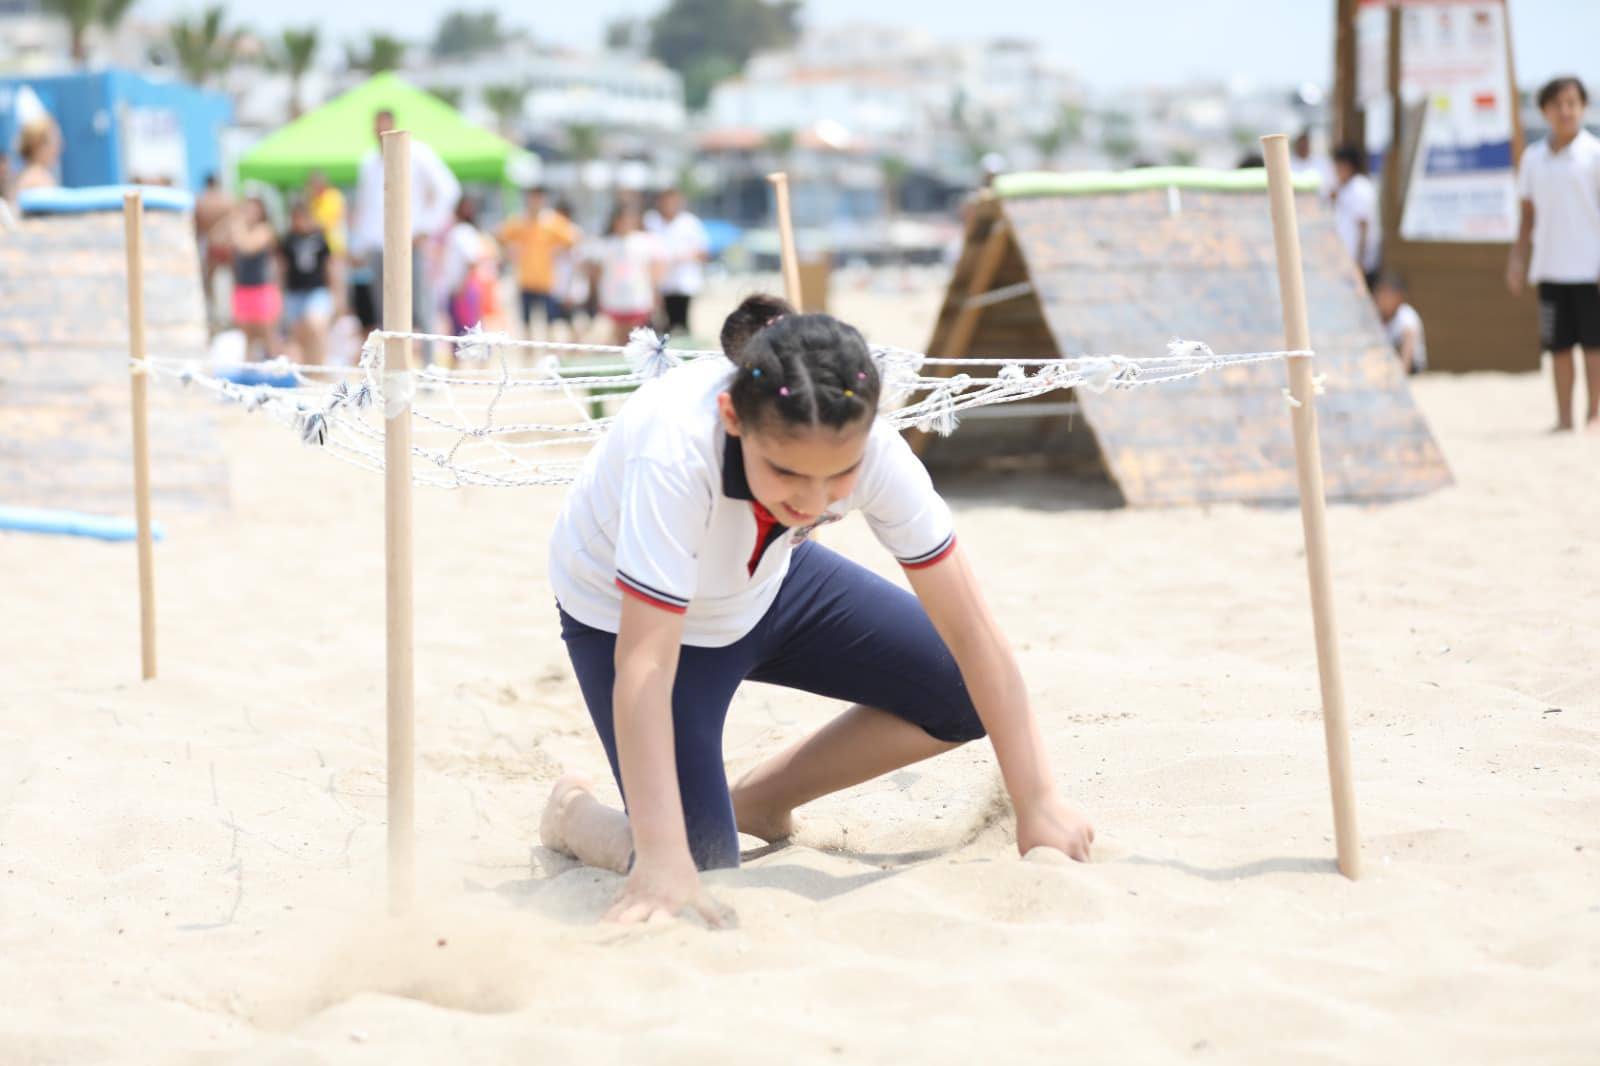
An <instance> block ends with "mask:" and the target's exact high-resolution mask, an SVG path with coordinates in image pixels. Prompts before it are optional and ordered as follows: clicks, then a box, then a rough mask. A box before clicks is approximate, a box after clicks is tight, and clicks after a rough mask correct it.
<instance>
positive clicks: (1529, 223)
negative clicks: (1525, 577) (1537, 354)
mask: <svg viewBox="0 0 1600 1066" xmlns="http://www.w3.org/2000/svg"><path fill="white" fill-rule="evenodd" d="M1588 105H1589V93H1588V90H1587V89H1585V88H1584V87H1583V82H1581V81H1579V80H1578V79H1577V78H1571V77H1563V78H1556V79H1554V80H1553V81H1551V82H1550V83H1548V84H1547V85H1545V87H1544V88H1542V89H1540V90H1539V110H1540V111H1541V112H1543V114H1544V117H1545V120H1546V121H1547V122H1549V123H1550V136H1549V137H1548V138H1547V139H1545V140H1544V141H1541V142H1540V143H1538V144H1535V145H1530V146H1529V148H1528V149H1527V151H1525V152H1523V153H1522V163H1521V165H1520V166H1519V167H1518V169H1517V196H1518V197H1519V198H1520V199H1521V200H1522V226H1521V229H1520V231H1519V233H1518V235H1517V241H1516V243H1515V244H1514V245H1512V248H1511V259H1510V261H1509V262H1508V263H1507V264H1506V285H1507V286H1508V287H1509V288H1510V289H1511V292H1512V293H1513V294H1520V293H1521V292H1522V286H1523V280H1524V278H1526V279H1527V280H1528V281H1531V282H1533V284H1534V285H1536V286H1538V290H1539V342H1540V344H1541V345H1543V347H1544V348H1545V350H1547V351H1549V352H1550V359H1551V369H1552V370H1553V371H1554V377H1555V383H1556V431H1557V432H1561V431H1563V430H1570V429H1571V428H1572V425H1573V422H1572V393H1573V385H1574V382H1575V379H1576V376H1577V375H1576V368H1575V367H1574V366H1573V349H1574V348H1575V347H1577V346H1579V345H1582V347H1583V354H1584V369H1585V371H1586V372H1587V374H1586V376H1587V377H1588V379H1589V414H1588V423H1589V424H1590V425H1594V424H1595V423H1596V422H1600V138H1596V137H1595V136H1594V135H1593V134H1591V133H1589V132H1588V131H1587V130H1585V129H1584V128H1583V112H1584V109H1585V108H1586V107H1588Z"/></svg>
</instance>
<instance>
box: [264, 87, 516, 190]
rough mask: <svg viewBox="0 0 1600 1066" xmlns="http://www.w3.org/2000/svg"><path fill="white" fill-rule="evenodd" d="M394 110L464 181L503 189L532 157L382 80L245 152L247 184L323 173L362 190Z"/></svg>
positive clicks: (291, 181) (281, 182)
mask: <svg viewBox="0 0 1600 1066" xmlns="http://www.w3.org/2000/svg"><path fill="white" fill-rule="evenodd" d="M384 108H388V109H389V110H390V111H393V112H394V119H395V126H396V127H397V128H399V129H402V130H410V131H411V134H412V136H414V137H415V138H416V139H417V140H420V141H425V142H427V144H428V146H429V147H431V148H432V149H433V150H434V151H435V152H438V153H439V158H441V159H443V160H444V162H445V165H446V166H448V167H449V168H450V169H451V171H452V172H454V174H455V176H456V177H457V178H459V179H461V180H462V181H485V182H503V181H506V180H507V165H508V164H511V163H512V162H513V161H518V160H520V158H521V157H526V156H527V155H528V153H527V152H525V151H523V150H522V149H520V148H518V147H517V146H516V145H514V144H512V143H511V142H510V141H508V140H506V139H505V138H504V137H501V136H499V135H498V134H495V133H491V132H490V131H488V130H486V129H484V128H483V127H482V126H475V125H473V124H472V123H470V122H468V121H467V120H466V119H464V118H462V117H461V115H460V113H459V112H457V111H456V109H455V108H453V107H451V106H450V105H449V104H447V103H445V102H444V101H443V100H440V99H439V98H438V97H436V96H434V95H433V94H431V93H427V92H424V91H423V90H421V89H418V88H417V87H416V86H414V85H411V84H410V83H408V82H406V81H405V80H404V79H402V78H401V77H399V76H398V75H396V74H392V73H385V74H379V75H377V76H376V77H373V78H371V79H369V80H368V81H366V82H365V83H364V84H362V85H359V86H357V87H356V88H354V89H351V90H350V91H349V92H347V93H345V94H344V95H342V96H339V97H336V98H335V99H333V100H330V101H328V103H326V104H324V105H323V106H322V107H320V108H318V109H317V110H315V111H313V112H311V113H310V114H306V115H302V116H300V117H299V118H297V119H295V120H294V121H293V122H291V123H289V125H287V126H285V127H284V128H283V129H281V130H279V131H278V132H277V133H274V134H272V135H271V136H270V137H268V138H266V139H265V140H263V141H262V142H261V143H259V144H257V145H256V146H255V147H254V148H252V149H250V151H249V152H247V153H245V156H244V158H243V159H241V160H240V161H239V178H240V180H241V181H263V182H266V183H267V184H269V185H277V186H293V185H299V184H301V183H303V182H304V181H305V180H306V177H307V176H308V175H310V174H311V172H312V171H315V170H320V171H322V172H323V173H324V174H326V175H327V176H328V180H329V181H330V182H332V183H333V184H334V185H344V186H350V185H354V184H355V183H356V172H357V170H359V169H360V166H361V160H362V158H363V157H364V156H365V155H366V154H367V152H368V151H370V150H371V149H372V148H373V147H374V146H375V142H374V139H373V135H372V118H373V116H374V115H376V114H377V113H378V112H379V111H382V110H383V109H384Z"/></svg>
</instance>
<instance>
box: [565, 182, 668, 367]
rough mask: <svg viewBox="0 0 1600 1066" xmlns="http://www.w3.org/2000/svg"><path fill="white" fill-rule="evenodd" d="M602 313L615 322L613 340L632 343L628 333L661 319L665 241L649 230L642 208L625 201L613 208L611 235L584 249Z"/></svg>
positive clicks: (620, 342) (607, 228)
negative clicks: (642, 221)
mask: <svg viewBox="0 0 1600 1066" xmlns="http://www.w3.org/2000/svg"><path fill="white" fill-rule="evenodd" d="M584 255H585V258H586V259H587V261H588V264H589V269H590V273H591V275H592V277H593V281H594V286H595V292H596V294H597V295H598V297H599V301H598V302H599V310H600V314H602V315H604V316H606V318H607V319H609V320H610V322H611V335H612V343H613V344H617V345H622V344H626V343H627V342H628V336H629V334H631V333H632V332H633V331H634V330H636V329H639V328H640V327H642V326H648V325H649V324H650V323H651V321H652V320H653V319H654V318H655V314H656V308H657V306H658V303H659V301H658V300H657V296H658V294H659V293H660V291H661V280H662V276H663V274H664V273H665V270H666V264H665V262H664V260H663V255H662V251H661V243H660V242H659V241H658V240H656V238H655V236H654V235H653V234H650V233H647V232H645V230H644V228H643V225H642V224H641V222H640V218H639V209H638V208H637V207H635V206H634V205H633V204H632V203H629V202H626V201H624V202H622V203H619V204H617V206H616V207H614V208H613V209H612V211H611V218H610V221H608V222H607V223H606V234H605V236H604V237H600V238H598V239H597V240H594V241H591V242H590V243H589V245H588V246H587V247H586V248H585V250H584Z"/></svg>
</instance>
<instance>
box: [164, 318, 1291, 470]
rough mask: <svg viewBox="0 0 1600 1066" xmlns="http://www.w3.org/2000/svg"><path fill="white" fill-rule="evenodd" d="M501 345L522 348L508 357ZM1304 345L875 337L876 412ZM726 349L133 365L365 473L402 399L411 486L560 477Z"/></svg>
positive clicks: (951, 406)
mask: <svg viewBox="0 0 1600 1066" xmlns="http://www.w3.org/2000/svg"><path fill="white" fill-rule="evenodd" d="M390 339H395V340H413V341H427V342H433V343H436V344H446V345H451V346H453V347H454V348H455V354H456V362H457V365H456V366H454V367H452V368H448V369H446V368H443V367H440V366H427V367H424V368H422V369H420V370H415V371H406V370H400V371H391V370H389V369H388V368H387V367H386V366H385V365H384V349H385V347H386V345H385V341H387V340H390ZM513 353H526V354H525V355H524V356H523V358H521V359H519V360H518V361H517V364H516V365H513V361H512V358H511V356H512V354H513ZM1311 355H1312V353H1311V352H1310V351H1277V352H1248V353H1242V354H1217V353H1215V352H1213V351H1212V350H1211V348H1210V347H1209V346H1208V345H1206V344H1204V343H1203V342H1200V341H1183V340H1174V341H1173V342H1171V343H1170V344H1169V345H1168V346H1167V352H1166V354H1165V355H1160V356H1152V357H1146V358H1138V359H1135V358H1130V357H1128V356H1122V355H1088V356H1075V357H1070V358H1057V359H981V358H979V359H936V358H931V357H929V356H926V355H923V354H921V353H919V352H914V351H911V350H909V349H904V348H893V347H887V346H875V347H873V349H872V356H873V359H874V361H875V362H876V363H877V365H878V371H879V373H880V375H881V376H882V379H883V390H882V400H881V403H880V408H879V414H878V417H879V418H881V419H884V420H885V421H887V422H888V423H889V424H890V425H892V426H894V427H895V428H897V429H905V428H908V427H916V428H917V429H920V430H923V431H926V432H932V433H938V434H940V435H942V436H947V435H949V434H950V433H952V432H954V431H955V429H956V426H957V425H958V423H959V421H960V417H961V414H962V413H963V412H965V411H969V410H971V409H973V408H977V407H988V406H992V405H996V404H1008V403H1016V402H1018V401H1021V400H1027V399H1031V398H1033V397H1037V396H1042V395H1044V394H1046V393H1051V392H1059V391H1063V390H1067V389H1088V390H1091V391H1093V392H1107V391H1110V390H1114V389H1115V390H1127V389H1137V388H1143V387H1146V386H1149V385H1157V384H1165V383H1171V382H1176V381H1183V380H1186V379H1189V378H1195V377H1198V376H1200V375H1201V374H1205V373H1208V372H1210V371H1214V370H1218V369H1222V368H1224V367H1234V366H1245V365H1249V364H1253V363H1265V362H1272V361H1276V360H1281V359H1287V358H1309V357H1311ZM725 358H726V357H725V356H724V355H723V354H722V353H721V352H720V351H696V350H678V349H673V348H669V347H668V346H667V341H666V339H665V338H663V337H658V336H657V335H656V334H655V333H654V332H653V331H651V330H648V329H639V330H635V331H634V332H633V334H632V335H631V337H630V338H629V341H628V343H627V345H626V346H624V347H620V348H619V347H614V346H609V345H596V344H563V343H556V342H550V341H533V340H516V339H514V338H512V337H510V336H507V335H504V334H495V333H486V332H483V331H482V330H481V329H477V328H474V329H472V330H469V331H468V332H467V333H466V334H465V335H463V336H445V335H441V334H433V333H411V332H399V331H386V330H378V331H375V332H374V333H372V334H371V335H370V336H369V337H368V339H367V342H366V344H365V345H364V346H363V348H362V351H361V358H360V361H359V362H358V363H357V365H356V366H353V367H347V366H317V365H306V364H296V363H291V362H289V361H288V360H287V359H286V358H284V357H282V356H280V357H278V358H277V359H274V360H270V361H268V362H265V363H243V364H217V363H202V362H198V361H194V360H180V359H172V358H163V357H147V358H145V359H144V360H141V361H135V364H134V366H135V369H136V370H143V371H144V372H145V373H147V374H149V375H151V376H152V377H154V378H156V379H157V380H166V381H175V382H178V383H180V384H182V385H184V386H185V387H188V388H192V389H200V390H203V391H205V392H209V393H212V394H214V395H215V396H216V397H217V398H218V399H219V400H220V401H222V402H225V403H231V404H237V405H239V406H241V407H243V408H244V409H245V410H246V411H260V412H262V413H263V414H265V415H267V416H268V417H271V418H273V419H275V420H277V421H279V422H282V423H283V424H284V425H286V426H289V427H291V428H292V429H293V430H294V431H295V432H296V433H298V434H299V436H300V439H301V440H302V441H303V442H304V443H306V444H308V445H313V446H317V447H321V448H324V449H326V450H327V451H328V452H329V453H330V454H331V455H333V456H334V457H335V458H337V459H340V460H342V461H344V462H347V463H350V464H352V465H354V466H357V467H360V468H362V469H365V470H372V471H380V472H381V471H382V470H383V468H384V419H385V418H386V417H394V416H397V415H399V414H401V413H403V412H405V411H406V410H407V409H408V408H409V410H410V412H411V415H412V449H411V452H412V480H413V482H414V483H415V484H418V485H429V486H434V487H438V488H460V487H463V486H467V485H484V486H491V487H497V488H518V487H523V486H529V485H565V484H568V483H570V482H571V481H572V480H573V478H574V477H575V476H576V475H577V473H578V469H579V466H580V465H581V464H582V462H583V457H584V454H585V453H586V451H587V450H588V448H589V446H590V445H591V444H593V443H594V442H595V441H596V440H598V439H600V437H601V436H602V435H603V434H604V433H605V432H606V430H607V429H608V428H610V426H611V424H612V423H613V422H614V421H615V420H616V414H615V408H616V407H617V406H619V405H620V402H621V401H622V400H623V399H625V398H626V396H627V395H628V394H630V393H632V392H633V391H634V390H635V389H637V388H639V387H640V386H641V385H643V384H645V383H646V382H648V381H650V380H651V379H653V378H656V377H659V376H660V375H662V374H664V373H666V372H667V371H668V370H670V369H672V368H673V367H675V366H678V365H680V364H682V363H686V362H693V361H696V360H700V359H718V360H725ZM945 368H949V369H948V370H945ZM730 369H731V367H730ZM930 369H931V370H932V372H931V373H930V372H929V371H930ZM259 382H267V383H259ZM1285 395H1286V397H1287V390H1285ZM1289 402H1290V403H1291V404H1292V403H1294V400H1293V399H1292V398H1289Z"/></svg>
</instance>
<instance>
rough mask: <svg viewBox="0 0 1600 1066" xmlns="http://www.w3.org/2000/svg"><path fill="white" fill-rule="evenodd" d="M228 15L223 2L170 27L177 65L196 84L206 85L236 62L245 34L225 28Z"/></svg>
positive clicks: (169, 31) (169, 32)
mask: <svg viewBox="0 0 1600 1066" xmlns="http://www.w3.org/2000/svg"><path fill="white" fill-rule="evenodd" d="M226 19H227V10H226V9H225V8H224V7H223V6H222V5H221V4H213V5H212V6H211V7H208V8H206V9H205V10H204V11H202V12H200V17H199V18H197V19H192V20H191V19H187V18H182V19H178V20H177V21H175V22H173V23H172V25H171V27H170V28H169V29H168V34H169V40H170V41H171V44H172V51H173V53H174V54H175V55H176V56H177V59H178V69H179V70H181V71H182V72H183V76H184V77H185V78H187V79H188V80H190V81H192V82H194V83H195V84H196V85H205V84H206V83H207V82H209V81H210V80H211V78H212V77H213V76H214V75H217V74H221V73H222V72H223V71H225V70H227V69H228V64H230V63H232V62H233V57H234V54H235V52H237V51H238V48H239V41H240V39H241V38H242V37H243V36H244V35H243V33H242V32H241V31H239V30H230V29H225V28H224V23H225V21H226Z"/></svg>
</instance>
